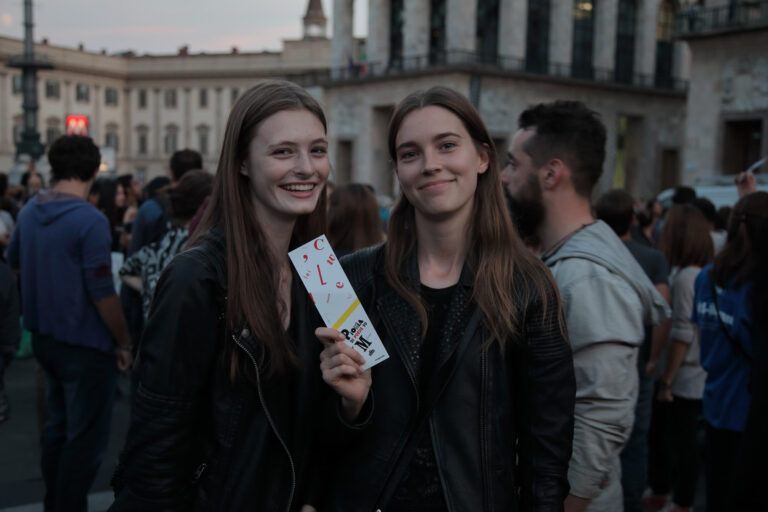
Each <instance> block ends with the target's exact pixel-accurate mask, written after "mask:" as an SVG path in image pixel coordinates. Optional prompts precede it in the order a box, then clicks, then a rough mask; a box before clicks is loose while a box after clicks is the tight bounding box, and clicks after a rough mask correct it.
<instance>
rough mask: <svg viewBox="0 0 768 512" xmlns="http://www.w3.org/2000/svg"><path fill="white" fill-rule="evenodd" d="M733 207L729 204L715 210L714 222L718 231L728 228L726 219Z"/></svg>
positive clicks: (728, 217)
mask: <svg viewBox="0 0 768 512" xmlns="http://www.w3.org/2000/svg"><path fill="white" fill-rule="evenodd" d="M732 210H733V208H731V207H730V206H721V207H720V209H719V210H717V222H715V229H716V230H718V231H727V230H728V220H729V219H730V218H731V211H732Z"/></svg>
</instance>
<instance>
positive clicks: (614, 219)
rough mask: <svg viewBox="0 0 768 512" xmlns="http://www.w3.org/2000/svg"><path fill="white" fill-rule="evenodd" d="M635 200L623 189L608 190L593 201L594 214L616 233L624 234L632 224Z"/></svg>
mask: <svg viewBox="0 0 768 512" xmlns="http://www.w3.org/2000/svg"><path fill="white" fill-rule="evenodd" d="M634 206H635V200H634V199H633V198H632V196H631V195H629V194H628V193H627V192H625V191H623V190H618V189H614V190H609V191H608V192H606V193H605V194H603V195H602V196H600V198H599V199H598V200H597V202H596V203H595V215H596V216H597V218H598V219H600V220H602V221H603V222H605V223H606V224H608V225H609V226H611V229H613V230H614V231H615V232H616V234H617V235H619V236H620V237H621V236H624V235H626V234H627V233H628V232H629V228H630V226H632V216H633V214H634Z"/></svg>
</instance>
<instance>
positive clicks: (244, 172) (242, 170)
mask: <svg viewBox="0 0 768 512" xmlns="http://www.w3.org/2000/svg"><path fill="white" fill-rule="evenodd" d="M240 174H242V175H243V176H246V177H248V176H250V174H249V173H248V166H247V165H245V162H243V163H241V164H240Z"/></svg>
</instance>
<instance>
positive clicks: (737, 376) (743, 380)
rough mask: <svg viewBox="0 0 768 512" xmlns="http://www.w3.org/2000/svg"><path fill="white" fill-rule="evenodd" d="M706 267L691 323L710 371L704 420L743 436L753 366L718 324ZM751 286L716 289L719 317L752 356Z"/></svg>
mask: <svg viewBox="0 0 768 512" xmlns="http://www.w3.org/2000/svg"><path fill="white" fill-rule="evenodd" d="M711 270H712V265H707V266H706V267H704V268H703V269H702V270H701V272H700V273H699V275H698V276H697V277H696V284H695V296H694V308H693V313H692V314H691V321H692V322H694V323H696V324H698V326H699V333H700V343H701V366H703V367H704V369H705V370H706V371H707V381H706V384H705V386H704V397H703V404H702V405H703V409H704V418H705V419H706V420H707V421H708V422H709V423H710V424H711V425H712V426H713V427H715V428H719V429H725V430H734V431H737V432H743V431H744V427H745V425H746V422H747V414H748V413H749V404H750V401H751V399H752V397H751V394H750V392H749V389H748V387H749V379H750V362H749V361H748V360H747V358H746V357H744V356H743V355H742V354H740V353H738V352H735V351H734V349H733V348H732V346H731V342H730V341H729V340H728V338H727V337H726V335H725V333H724V332H723V330H722V328H721V327H720V323H719V322H718V320H717V313H716V310H715V305H714V303H713V301H712V292H711V291H710V284H709V273H710V271H711ZM751 290H752V284H751V283H746V284H743V285H741V286H739V287H738V288H726V289H722V288H719V287H718V288H717V289H716V292H717V305H718V308H719V310H720V317H721V318H722V320H723V324H724V325H725V327H726V328H727V329H728V332H729V333H730V335H731V337H732V338H733V339H734V340H735V341H736V343H739V344H740V345H741V347H743V348H744V350H745V351H746V353H747V354H751V353H752V332H753V330H752V319H751V316H752V301H751Z"/></svg>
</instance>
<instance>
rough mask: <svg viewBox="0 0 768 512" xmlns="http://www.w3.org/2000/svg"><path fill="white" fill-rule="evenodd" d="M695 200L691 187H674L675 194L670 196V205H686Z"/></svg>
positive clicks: (694, 193)
mask: <svg viewBox="0 0 768 512" xmlns="http://www.w3.org/2000/svg"><path fill="white" fill-rule="evenodd" d="M694 199H696V191H695V190H693V189H692V188H691V187H685V186H682V185H681V186H679V187H675V193H674V194H672V204H688V203H692V202H693V200H694Z"/></svg>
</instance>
